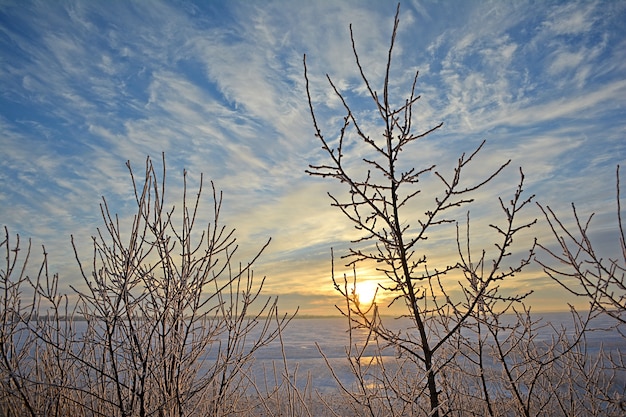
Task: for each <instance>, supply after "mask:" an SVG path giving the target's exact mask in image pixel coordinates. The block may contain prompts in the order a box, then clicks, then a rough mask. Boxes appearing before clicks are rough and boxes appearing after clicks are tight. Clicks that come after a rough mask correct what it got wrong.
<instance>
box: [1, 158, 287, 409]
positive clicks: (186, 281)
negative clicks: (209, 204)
mask: <svg viewBox="0 0 626 417" xmlns="http://www.w3.org/2000/svg"><path fill="white" fill-rule="evenodd" d="M128 168H129V172H130V175H131V178H132V182H133V186H134V197H135V203H136V208H137V212H136V214H135V216H134V217H133V219H132V222H131V224H130V227H129V226H127V225H125V224H124V221H123V220H121V219H119V218H118V217H117V216H115V215H113V214H111V213H110V211H109V208H108V205H107V202H106V200H104V199H103V202H102V204H101V210H102V217H103V220H104V224H105V225H104V228H103V229H99V230H98V234H97V236H95V237H93V257H92V260H91V262H90V264H89V268H87V266H86V264H85V263H84V262H82V261H81V260H80V259H81V257H80V254H79V252H80V250H79V249H80V248H79V247H78V245H77V244H75V243H74V239H72V242H73V244H74V251H75V254H76V259H77V261H78V263H79V266H80V271H81V273H82V277H83V279H84V286H83V288H86V290H81V289H80V288H79V287H75V288H74V287H73V291H74V294H73V296H74V298H77V300H78V301H77V302H76V303H75V304H70V303H69V302H68V297H65V296H62V295H60V293H59V289H58V283H59V277H58V275H49V274H48V271H47V262H46V260H44V263H43V266H42V268H41V271H40V273H39V275H38V277H37V278H36V279H32V280H29V279H28V278H27V277H26V276H25V274H24V267H25V265H26V261H24V262H23V265H24V267H22V269H21V270H16V265H18V263H17V261H16V259H17V253H18V249H19V245H16V247H15V249H12V250H13V253H11V250H10V249H9V248H10V243H9V238H8V232H7V233H6V235H7V238H6V239H5V240H4V241H3V243H2V246H6V253H7V256H6V261H7V269H6V270H5V271H3V275H2V279H3V290H4V294H3V299H2V302H3V304H4V305H3V307H4V309H3V327H2V334H0V343H1V344H2V346H0V348H2V361H3V365H2V368H1V371H2V383H3V392H2V395H3V396H5V397H6V398H7V399H6V401H3V404H5V407H6V412H7V413H8V414H19V415H21V414H23V413H25V412H28V413H30V414H31V415H69V414H72V415H103V416H104V415H106V416H148V415H159V416H182V415H207V414H208V415H216V416H218V415H231V414H237V413H245V412H247V411H249V410H251V409H252V408H254V407H255V406H259V404H261V403H262V402H267V401H270V400H271V398H272V397H275V396H278V395H283V393H282V391H280V390H276V389H275V387H272V391H263V395H264V397H263V396H260V395H251V394H254V393H255V391H256V393H257V394H259V393H260V392H262V391H260V390H259V389H258V388H257V384H260V382H261V381H256V379H255V377H254V375H253V373H252V372H251V369H250V367H251V365H252V364H253V362H254V355H255V352H256V351H258V349H260V348H261V347H264V346H267V345H268V344H269V343H270V342H271V341H273V340H274V339H276V338H278V337H279V336H280V332H281V331H282V329H283V328H284V327H285V326H286V324H287V323H288V321H289V320H290V319H291V317H292V316H286V315H282V316H279V315H278V309H277V299H276V298H266V297H263V296H261V291H262V288H263V282H264V278H263V279H260V280H258V279H255V277H254V274H253V271H252V264H253V263H254V262H255V260H256V259H257V258H258V256H259V255H260V254H261V253H262V252H263V250H264V249H265V247H266V246H267V245H268V244H269V240H268V241H267V242H266V243H265V244H264V245H263V246H262V247H261V249H260V250H259V251H258V253H257V254H256V255H255V256H254V257H253V258H252V260H250V261H248V262H247V263H245V264H242V263H237V262H236V261H235V256H236V254H237V248H238V246H237V243H236V239H235V236H234V230H232V229H227V228H226V226H223V225H221V223H220V213H221V207H222V196H221V193H218V192H217V191H216V189H215V187H214V186H213V184H211V186H212V192H213V194H212V197H213V211H212V221H210V222H209V223H208V226H207V227H206V228H205V229H204V230H198V229H197V227H196V222H197V221H198V219H199V217H200V213H201V212H200V203H201V196H202V187H203V185H202V179H201V180H200V185H199V187H198V190H197V193H196V195H195V198H194V199H192V200H191V204H190V203H189V199H188V197H187V192H188V189H187V177H186V173H185V175H184V187H183V197H182V202H181V206H180V208H179V210H178V211H177V210H176V208H175V206H168V202H167V199H166V190H165V160H164V158H163V173H162V175H161V176H159V175H158V174H157V172H156V170H155V167H154V166H153V163H152V160H151V159H149V158H148V160H147V162H146V167H145V179H143V181H139V180H138V179H137V178H136V177H135V175H134V173H133V170H132V169H131V167H130V164H128ZM176 214H178V216H180V217H178V218H179V219H181V221H182V222H181V224H180V225H176V222H175V220H176V219H177V216H176ZM26 282H29V283H30V284H31V285H30V290H31V293H33V298H32V301H31V302H30V303H28V304H27V305H23V304H22V302H23V301H24V293H23V287H24V285H25V283H26ZM276 381H280V380H279V379H277V380H276ZM276 381H275V383H277V382H276ZM251 398H252V399H251ZM254 398H256V399H254ZM255 404H256V405H255Z"/></svg>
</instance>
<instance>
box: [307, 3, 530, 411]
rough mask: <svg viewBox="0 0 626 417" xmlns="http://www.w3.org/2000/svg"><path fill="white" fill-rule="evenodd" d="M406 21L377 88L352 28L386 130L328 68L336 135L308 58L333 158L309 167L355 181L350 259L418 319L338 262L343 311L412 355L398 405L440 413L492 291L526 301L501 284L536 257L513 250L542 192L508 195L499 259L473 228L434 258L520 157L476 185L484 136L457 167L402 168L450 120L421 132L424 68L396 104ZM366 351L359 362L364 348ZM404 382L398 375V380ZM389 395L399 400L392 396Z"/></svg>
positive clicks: (325, 145) (344, 208) (349, 202)
mask: <svg viewBox="0 0 626 417" xmlns="http://www.w3.org/2000/svg"><path fill="white" fill-rule="evenodd" d="M398 24H399V6H398V10H397V11H396V16H395V20H394V27H393V31H392V36H391V44H390V47H389V51H388V55H387V61H386V71H385V76H384V80H383V83H382V86H383V87H382V88H383V91H382V94H379V93H378V92H377V91H375V90H374V88H373V87H372V84H371V83H370V81H369V79H368V77H367V76H366V74H365V69H364V68H363V66H362V64H361V61H360V57H359V53H358V52H357V48H356V42H355V40H354V36H353V33H352V27H350V34H351V40H352V48H353V53H354V57H355V61H356V66H357V68H358V71H359V73H360V75H361V79H362V81H363V84H364V86H365V88H366V90H367V91H368V93H369V96H370V97H371V99H372V101H373V104H374V110H373V112H374V113H375V114H376V115H377V119H378V126H379V127H380V128H381V130H382V135H380V136H381V137H380V138H377V137H376V136H375V135H373V134H370V133H369V131H367V130H366V129H365V127H364V125H365V124H363V125H362V123H361V121H360V119H359V117H358V116H357V114H356V113H355V112H354V111H353V110H352V108H351V105H350V103H349V100H348V99H347V97H346V95H345V94H344V93H343V92H341V91H340V90H339V88H338V87H337V85H336V84H335V83H334V82H333V80H332V79H331V78H330V76H328V75H327V79H328V82H329V84H330V87H331V88H332V90H333V92H334V93H335V95H336V96H337V97H338V98H339V100H340V102H341V103H342V104H343V108H344V110H345V116H344V118H343V125H342V126H341V127H340V129H339V134H338V139H337V140H336V141H330V140H328V139H326V135H325V134H324V133H323V132H322V130H321V128H320V125H319V123H318V116H317V113H316V110H315V106H314V103H313V100H312V98H311V90H310V85H309V77H308V73H307V66H306V57H305V61H304V68H305V79H306V87H307V95H308V102H309V106H310V113H311V116H312V120H313V126H314V130H315V136H316V137H317V138H318V139H319V140H320V142H321V144H322V149H323V150H324V151H325V153H326V156H327V157H328V162H327V163H324V164H319V165H311V166H310V168H309V170H308V171H307V172H308V173H309V174H310V175H313V176H318V177H323V178H332V179H334V180H336V181H338V182H339V183H342V184H346V185H347V188H348V191H347V195H348V196H347V198H340V197H336V196H334V195H330V197H331V199H332V205H333V206H335V207H337V208H339V210H340V211H341V212H342V213H343V214H344V215H345V216H346V217H347V218H348V219H349V221H351V222H352V223H353V224H354V226H355V227H356V229H358V230H360V231H362V232H363V235H362V237H361V238H359V239H358V240H356V241H354V242H353V243H355V244H356V246H353V247H352V248H351V249H350V253H349V254H348V255H346V256H345V257H346V258H349V263H348V265H349V266H350V265H351V266H355V265H356V264H360V263H367V262H372V263H375V264H376V265H377V271H379V273H380V274H381V275H382V276H384V277H385V278H386V284H381V288H380V289H381V291H388V292H391V293H393V294H394V298H393V301H392V304H393V303H396V302H398V303H404V305H405V307H406V309H407V310H406V311H407V314H406V317H409V318H410V319H411V321H412V325H411V326H410V327H409V328H408V329H405V330H400V331H398V330H392V329H391V328H389V327H388V326H387V325H386V324H385V320H384V319H383V318H382V317H381V315H380V314H379V307H378V305H377V304H376V303H374V304H373V305H372V306H371V307H369V308H368V307H367V306H365V305H363V303H361V302H360V300H358V296H357V294H356V293H355V291H354V289H350V288H349V287H348V286H347V284H346V283H347V279H346V278H345V277H344V283H343V284H342V283H341V279H340V278H337V277H335V274H334V268H333V282H334V283H335V288H336V289H337V290H338V291H339V292H340V294H341V295H342V296H343V297H344V299H345V300H346V303H347V304H346V307H345V308H344V309H342V312H343V314H344V315H346V316H347V317H348V318H349V320H350V321H351V326H354V327H357V328H365V329H368V331H370V333H371V337H372V338H371V339H368V340H369V341H370V342H372V343H373V341H374V340H382V341H385V342H386V343H388V344H390V345H392V346H394V347H395V348H396V349H397V350H398V352H399V355H400V356H401V357H405V358H407V359H406V360H407V363H408V364H410V365H411V366H408V364H403V365H402V367H401V368H400V369H401V373H406V374H404V376H402V378H405V380H406V378H413V381H412V383H406V384H403V385H404V386H406V387H409V390H408V391H405V392H393V393H392V395H393V396H394V398H395V400H394V401H393V403H394V406H393V407H392V408H391V409H392V410H393V409H395V410H402V412H403V413H404V412H405V411H406V408H407V407H409V410H410V411H411V412H419V413H424V414H427V415H432V416H439V415H440V414H441V413H443V414H445V410H447V409H448V407H449V404H448V405H446V404H444V402H445V401H444V400H445V398H447V394H446V393H445V392H442V388H444V387H445V378H444V376H445V369H446V367H447V366H448V365H449V364H450V363H451V362H452V361H453V360H454V358H455V357H456V356H457V355H458V352H459V350H458V349H459V348H460V346H459V345H458V343H459V341H458V336H459V333H460V331H461V329H462V328H463V327H464V326H465V325H466V324H468V323H469V322H470V321H471V320H472V319H475V318H476V317H478V316H479V315H480V313H479V312H480V308H484V306H485V303H486V300H487V301H488V300H496V299H498V300H501V301H504V302H509V303H513V302H520V301H521V300H523V299H524V298H525V297H526V296H527V295H528V294H521V295H512V296H507V297H505V296H502V295H500V290H499V288H500V287H499V284H500V282H501V281H503V280H505V279H510V278H512V277H513V276H514V275H516V274H518V273H519V272H520V271H521V270H522V269H523V268H524V267H525V266H527V265H528V264H529V262H530V260H531V259H532V256H533V253H534V244H531V245H530V248H529V250H528V254H527V255H525V256H521V258H520V259H517V260H513V259H512V256H511V254H512V251H513V249H514V248H513V237H514V236H516V235H518V234H519V233H520V231H521V230H523V229H526V228H528V227H531V226H532V225H533V224H534V223H535V221H534V220H531V221H522V222H520V221H519V220H518V218H519V212H520V210H522V209H523V208H524V207H525V206H527V205H528V203H529V202H530V201H531V200H532V198H533V196H530V197H528V198H523V197H522V196H521V195H522V184H523V174H521V180H520V183H519V186H518V189H517V191H516V193H515V196H514V198H513V199H511V203H510V205H507V204H505V203H504V202H503V200H502V199H501V200H500V204H501V207H502V210H503V213H504V215H505V222H504V224H503V225H500V226H497V225H495V224H493V225H492V226H491V227H492V228H493V230H494V231H495V232H496V236H497V237H498V240H499V241H497V242H496V243H495V244H496V249H497V250H496V253H495V255H494V257H493V259H492V260H491V263H489V261H488V260H487V259H486V258H485V251H483V252H482V257H480V259H478V260H473V259H472V257H471V254H470V251H469V232H468V243H467V244H468V246H467V248H468V249H467V253H465V255H464V252H463V251H462V250H461V245H460V239H461V238H460V236H459V235H458V234H457V242H459V244H458V253H459V258H458V259H457V260H456V261H455V262H451V263H449V264H448V265H444V266H443V267H441V266H439V267H438V266H433V265H432V263H430V262H429V259H428V257H427V255H426V254H425V253H426V252H425V251H423V249H424V245H425V244H426V239H427V238H428V237H429V235H430V234H432V233H433V232H435V231H439V232H441V231H442V230H445V229H444V228H443V227H442V226H445V225H446V224H458V221H457V220H456V219H455V218H454V216H455V213H458V212H459V210H458V209H459V208H463V207H466V206H468V205H470V204H471V203H472V202H473V197H472V193H473V192H474V191H476V190H478V189H480V188H482V187H484V186H485V185H486V184H487V183H488V182H490V181H491V180H492V179H493V178H494V177H496V176H497V175H498V174H499V173H500V172H501V171H502V170H503V169H504V168H505V167H506V166H507V165H508V164H509V162H510V161H508V162H506V163H504V164H502V165H501V166H499V167H497V168H496V169H495V170H494V171H493V172H492V173H491V174H489V175H487V176H486V177H484V178H483V179H480V180H478V181H476V182H473V183H469V184H468V183H467V181H466V180H465V181H463V178H464V176H463V173H464V172H465V170H466V168H467V167H468V166H469V165H470V164H471V163H472V162H473V161H474V160H475V159H476V158H477V155H478V153H479V151H480V150H481V149H482V147H483V145H484V142H483V143H482V144H481V145H480V146H479V147H478V148H477V149H475V150H474V151H473V152H471V153H470V154H469V155H468V154H465V153H464V154H462V155H461V156H460V157H459V159H458V162H457V165H456V167H455V168H454V169H453V171H452V173H451V175H449V176H447V175H445V174H443V173H441V172H439V171H438V170H437V169H436V166H435V165H434V164H433V165H430V166H427V167H424V168H417V167H410V168H407V169H404V170H403V169H402V168H401V167H402V166H406V163H403V160H402V158H401V157H402V156H403V151H406V150H407V149H409V148H410V147H411V146H412V145H414V144H415V143H416V142H417V141H419V140H420V139H422V138H424V137H425V136H427V135H429V134H431V133H433V132H434V131H436V130H437V129H439V128H440V127H441V126H442V124H438V125H436V126H434V127H432V128H430V129H427V130H425V131H421V132H416V131H415V127H414V125H413V122H414V116H413V112H414V106H415V105H416V104H417V101H418V99H419V98H420V97H419V96H418V95H416V93H415V88H416V83H417V77H418V74H417V73H416V74H415V77H414V78H413V82H412V85H411V86H410V89H409V92H408V95H407V97H405V98H403V99H402V100H401V103H402V104H400V105H398V106H394V104H393V103H394V102H398V100H394V99H393V98H392V97H391V91H392V86H391V75H390V73H391V63H392V56H393V49H394V43H395V39H396V34H397V29H398ZM354 142H358V143H360V146H361V150H362V149H363V148H367V149H368V150H369V153H366V155H367V156H365V157H360V156H355V155H354V154H353V153H351V152H350V148H351V147H352V146H351V145H352V144H354ZM346 144H347V145H346ZM366 152H367V151H366ZM361 158H362V159H361ZM359 159H360V165H359V167H360V168H361V169H360V171H359V170H358V169H355V168H354V165H357V164H356V163H355V161H359ZM520 173H521V171H520ZM429 178H430V179H435V181H439V185H440V187H441V189H443V191H441V192H440V193H439V194H438V195H436V196H435V197H434V199H433V200H434V201H433V200H429V199H426V198H422V199H420V198H421V197H422V194H421V191H422V190H423V188H422V187H423V182H424V181H425V180H427V179H429ZM420 204H422V205H421V206H420ZM423 204H427V207H429V208H428V209H426V210H425V211H423V214H422V215H421V216H417V215H416V214H415V213H416V212H417V210H418V209H419V208H420V207H421V209H422V210H423V207H424V205H423ZM468 222H469V214H468ZM468 228H469V225H468ZM453 273H455V274H457V275H458V274H459V273H462V274H463V275H464V280H459V279H457V280H454V279H450V278H446V277H448V276H450V275H452V274H453ZM455 281H456V282H455ZM355 282H356V276H355ZM457 283H458V285H457ZM355 285H356V284H355ZM453 290H456V291H457V292H460V293H461V294H462V296H461V297H460V298H459V297H456V298H455V297H453V296H452V293H453ZM483 311H485V310H483ZM368 343H369V342H368ZM356 358H357V361H356V363H357V365H358V354H357V356H356ZM357 371H358V369H357ZM410 375H412V376H410ZM422 375H423V379H422ZM386 377H389V375H387V376H385V375H382V376H381V378H383V379H385V378H386ZM398 381H399V379H397V378H396V382H398ZM395 386H396V387H397V386H398V385H397V384H396V385H395ZM416 387H417V388H416ZM371 398H372V397H371V396H370V397H367V398H364V399H362V400H360V399H359V398H356V397H354V399H355V400H357V401H359V402H361V404H363V405H365V407H366V409H367V410H369V413H370V414H371V415H376V414H377V412H376V411H375V410H374V408H373V406H372V404H371V402H370V399H371ZM385 398H386V401H387V402H388V403H389V405H391V403H392V401H391V400H390V397H389V396H387V397H385ZM423 398H427V403H426V405H425V404H423V400H422V399H423ZM442 399H443V400H442ZM442 401H443V402H442ZM398 404H402V405H401V406H399V405H398ZM387 411H389V410H387ZM406 415H409V413H407V414H406Z"/></svg>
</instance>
